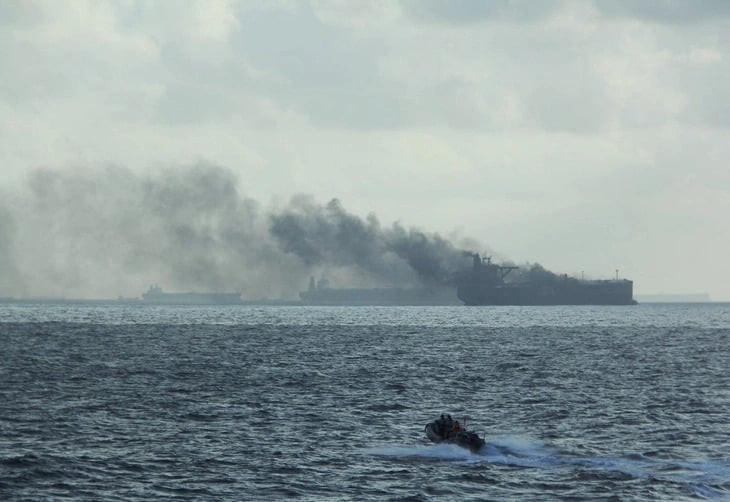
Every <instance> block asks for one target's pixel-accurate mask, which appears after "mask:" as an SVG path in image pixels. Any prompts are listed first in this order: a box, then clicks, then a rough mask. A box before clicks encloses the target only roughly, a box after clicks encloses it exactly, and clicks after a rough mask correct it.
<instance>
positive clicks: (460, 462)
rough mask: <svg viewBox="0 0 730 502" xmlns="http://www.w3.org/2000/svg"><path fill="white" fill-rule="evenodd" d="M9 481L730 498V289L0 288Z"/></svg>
mask: <svg viewBox="0 0 730 502" xmlns="http://www.w3.org/2000/svg"><path fill="white" fill-rule="evenodd" d="M442 413H448V414H451V415H452V416H453V417H454V418H457V419H459V420H460V421H462V422H466V427H467V429H469V430H473V431H475V432H478V433H479V434H480V435H484V437H485V438H486V445H485V446H484V447H483V448H482V449H481V450H480V451H478V452H474V453H472V452H470V451H468V450H465V449H463V448H460V447H458V446H454V445H450V444H434V443H431V442H430V441H429V440H428V439H427V438H426V435H425V434H424V426H425V425H426V424H427V423H428V422H429V421H431V420H433V419H435V418H437V417H438V416H439V415H440V414H442ZM0 500H6V501H21V500H22V501H26V500H27V501H42V500H74V501H77V500H94V501H97V500H101V501H114V500H123V501H130V500H231V501H241V500H243V501H247V500H251V501H275V500H306V501H350V500H352V501H431V500H433V501H441V500H443V501H451V500H454V501H492V500H494V501H526V500H536V501H543V500H591V501H592V500H616V501H622V500H626V501H642V500H669V501H681V500H730V304H722V303H706V304H640V305H635V306H613V307H604V306H559V307H556V306H551V307H298V306H251V305H245V306H208V307H190V306H149V305H137V304H122V303H114V302H109V303H72V304H71V303H53V302H46V303H36V304H31V303H28V304H23V303H6V304H0Z"/></svg>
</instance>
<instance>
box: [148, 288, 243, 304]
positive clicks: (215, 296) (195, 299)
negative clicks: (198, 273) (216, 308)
mask: <svg viewBox="0 0 730 502" xmlns="http://www.w3.org/2000/svg"><path fill="white" fill-rule="evenodd" d="M142 301H143V302H144V303H150V304H155V305H240V304H242V303H243V300H242V299H241V294H240V293H196V292H190V293H166V292H164V291H162V288H160V287H159V286H150V289H148V290H147V292H146V293H143V294H142Z"/></svg>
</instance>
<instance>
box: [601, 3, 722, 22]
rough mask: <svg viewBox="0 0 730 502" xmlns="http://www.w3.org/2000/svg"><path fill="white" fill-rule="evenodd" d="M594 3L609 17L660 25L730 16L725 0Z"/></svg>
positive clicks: (705, 20) (704, 20)
mask: <svg viewBox="0 0 730 502" xmlns="http://www.w3.org/2000/svg"><path fill="white" fill-rule="evenodd" d="M594 3H595V5H596V7H597V8H598V10H599V11H600V12H601V13H602V14H604V15H607V16H614V17H620V18H631V19H637V20H641V21H649V22H653V23H660V24H675V25H680V24H692V23H701V22H707V21H713V20H717V19H718V18H725V19H727V18H728V17H730V4H729V3H728V2H726V1H724V0H695V1H693V2H685V1H682V0H644V1H641V2H635V1H632V0H594Z"/></svg>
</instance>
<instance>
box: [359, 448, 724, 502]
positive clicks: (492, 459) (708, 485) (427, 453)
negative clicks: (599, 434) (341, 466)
mask: <svg viewBox="0 0 730 502" xmlns="http://www.w3.org/2000/svg"><path fill="white" fill-rule="evenodd" d="M366 453H368V454H371V455H377V456H383V457H397V458H423V459H426V460H440V461H453V462H464V463H469V464H474V463H489V464H498V465H506V466H514V467H524V468H537V469H556V470H560V469H564V470H566V471H576V470H581V471H595V472H596V473H597V474H599V475H600V473H620V474H623V475H626V476H629V477H631V478H635V479H649V478H651V479H655V480H658V481H664V482H668V483H680V484H683V485H686V486H687V487H688V489H689V490H690V491H691V492H692V493H693V494H694V496H697V497H700V498H705V499H713V500H730V483H729V482H728V480H730V459H723V460H719V461H709V460H707V461H705V460H671V459H658V458H653V457H649V456H645V455H642V454H629V455H624V456H617V457H574V456H570V455H566V454H564V453H561V452H560V451H558V450H557V449H555V448H551V447H549V446H547V445H545V444H544V443H541V442H538V441H532V440H528V439H524V438H518V437H505V438H497V439H491V440H489V441H487V443H486V444H485V445H484V447H483V448H482V449H481V450H479V451H478V452H475V453H472V452H470V451H469V450H467V449H465V448H460V447H459V446H456V445H453V444H437V445H433V446H417V447H406V446H402V447H381V448H372V449H369V450H367V452H366Z"/></svg>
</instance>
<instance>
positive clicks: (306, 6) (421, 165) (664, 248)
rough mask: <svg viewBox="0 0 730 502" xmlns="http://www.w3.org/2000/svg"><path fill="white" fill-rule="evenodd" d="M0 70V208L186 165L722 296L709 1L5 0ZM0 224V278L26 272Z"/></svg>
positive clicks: (729, 207)
mask: <svg viewBox="0 0 730 502" xmlns="http://www.w3.org/2000/svg"><path fill="white" fill-rule="evenodd" d="M0 75H2V78H0V166H1V167H0V189H1V190H2V191H3V193H4V194H5V195H4V197H5V201H6V205H5V208H4V209H3V207H0V213H1V212H2V211H5V213H7V214H11V215H12V213H13V212H14V211H15V209H17V207H16V208H15V209H14V206H12V204H10V203H9V202H7V201H10V200H12V197H13V196H15V197H19V198H22V194H23V193H24V192H25V191H27V190H29V188H28V187H29V186H32V185H33V182H32V177H33V176H34V175H33V173H37V172H38V171H37V170H38V168H39V167H43V168H47V169H48V170H51V171H52V172H55V173H57V175H58V176H70V175H64V174H63V173H69V172H72V171H73V172H78V169H82V170H85V172H87V173H90V172H91V173H93V172H97V173H99V174H100V175H105V174H104V173H105V172H107V171H105V169H109V166H110V165H113V166H118V167H119V168H121V169H122V170H130V171H131V172H133V173H137V174H139V176H145V175H146V173H151V172H160V170H165V171H164V172H167V173H168V174H169V173H171V172H174V171H175V170H176V169H180V170H183V171H184V170H185V169H189V166H191V165H197V164H201V163H204V164H206V165H214V166H220V167H221V168H222V169H223V170H224V171H225V172H226V173H228V172H229V171H230V174H231V179H234V180H236V183H238V189H239V193H240V196H241V197H243V198H248V199H251V200H253V201H255V202H256V203H257V204H260V205H262V206H264V207H273V206H277V205H284V204H286V201H288V200H289V199H290V198H291V197H292V196H295V195H297V194H308V195H310V196H311V197H312V198H313V200H314V201H318V202H319V203H321V204H326V203H327V202H328V201H329V200H330V199H332V198H338V199H339V200H340V202H341V204H342V206H343V207H344V208H346V210H347V211H349V212H351V213H354V214H356V215H360V216H362V217H366V216H367V215H368V214H369V213H375V214H376V215H377V217H378V219H379V220H380V222H381V223H382V224H390V223H391V222H394V221H399V222H401V223H402V224H403V225H405V226H407V227H417V228H420V229H422V230H423V231H425V232H435V233H438V234H440V235H442V236H445V237H449V238H451V237H454V236H457V237H459V238H469V239H475V240H476V241H478V242H479V243H480V244H479V246H482V247H483V249H489V250H491V252H494V253H496V254H498V255H499V256H500V257H504V258H509V259H511V260H514V261H516V262H526V261H529V262H539V263H541V264H542V265H544V266H545V267H547V268H549V269H551V270H554V271H556V272H566V273H569V274H580V273H581V272H583V273H584V274H586V275H588V276H592V277H603V278H607V277H613V276H614V275H615V273H616V270H617V269H618V270H619V274H620V275H621V276H624V277H628V278H631V279H633V280H634V291H635V293H636V294H647V293H708V294H710V295H711V297H712V299H715V300H730V259H729V258H728V256H729V255H730V230H728V228H730V225H728V215H730V166H729V165H728V161H729V160H730V2H728V1H727V0H707V1H700V0H694V1H689V0H688V1H674V0H656V1H651V0H642V1H635V0H625V1H624V0H610V1H599V0H596V1H593V2H591V1H559V0H555V1H547V0H546V1H537V0H525V1H520V0H516V1H509V0H496V1H492V2H487V1H468V0H448V1H446V0H445V1H436V0H431V1H408V0H403V1H401V2H397V1H395V0H387V1H382V2H378V1H367V2H365V1H362V2H361V1H342V2H337V1H335V2H303V1H302V2H298V1H295V2H288V1H282V2H276V1H265V2H261V3H258V2H233V1H231V2H227V1H213V0H204V1H199V2H195V1H188V2H172V1H169V2H167V1H161V2H144V1H135V0H127V1H117V2H105V1H101V0H93V1H88V2H85V1H70V2H61V1H55V0H49V1H45V2H43V1H40V2H39V1H32V0H24V1H19V0H18V1H14V0H8V1H1V2H0ZM74 170H77V171H74ZM91 176H92V178H93V175H91ZM125 176H127V175H125ZM223 176H224V177H225V176H227V174H225V175H223ZM156 179H158V180H159V179H160V178H159V177H158V178H156ZM119 186H120V188H119V190H123V189H124V188H121V187H122V186H128V185H123V184H120V185H119ZM107 188H108V187H107ZM92 189H93V188H92ZM26 200H27V199H26ZM59 200H60V202H58V204H63V202H62V200H61V199H59ZM69 203H71V202H69ZM236 204H238V202H236ZM56 209H57V210H58V211H63V207H58V208H56ZM19 218H21V217H20V216H17V215H15V216H10V217H8V218H7V220H6V223H5V227H6V228H5V230H4V232H5V233H4V238H5V242H0V255H1V254H3V253H6V254H7V255H14V260H16V263H17V266H15V267H14V268H13V269H12V270H10V269H8V270H5V274H6V276H10V275H12V274H15V275H23V274H27V273H28V271H27V270H25V269H24V267H28V264H27V263H26V264H23V263H22V260H20V259H19V258H18V255H26V254H27V253H25V250H24V249H23V246H25V245H27V243H28V242H31V240H32V239H29V238H28V237H27V236H25V237H23V238H22V239H21V238H20V237H17V236H19V235H21V236H22V235H23V227H24V223H23V221H22V219H19ZM140 218H144V215H141V216H140ZM0 227H2V225H1V224H0ZM37 228H38V229H39V231H41V232H43V229H42V225H41V226H40V227H37ZM113 230H114V229H112V231H113ZM2 232H3V229H2V228H0V234H2ZM13 235H14V236H16V237H15V238H14V239H11V237H9V236H13ZM48 238H50V237H48ZM150 238H153V236H150ZM43 239H44V237H43V236H40V237H38V246H39V248H44V247H45V244H44V243H43ZM51 248H52V246H51ZM258 252H261V253H265V252H263V251H260V250H259V251H258ZM33 253H34V259H37V260H39V261H46V262H48V261H54V260H55V261H56V265H55V266H56V267H60V268H63V267H64V266H66V264H65V263H64V260H63V259H60V261H59V258H58V256H57V255H49V256H44V255H43V253H42V252H40V251H39V250H38V249H35V250H34V251H33ZM6 258H7V257H6ZM108 266H109V267H112V268H113V267H114V266H115V264H114V263H110V264H108ZM144 272H145V273H146V274H148V275H149V271H148V270H147V271H144ZM59 273H60V272H59ZM45 275H46V276H48V275H49V274H45ZM140 277H141V276H140ZM67 279H68V278H66V279H65V280H67ZM140 280H141V279H140ZM138 287H139V284H138V283H137V282H133V283H129V284H125V286H124V288H122V289H123V290H122V291H119V292H118V294H133V295H136V294H139V293H140V292H141V291H139V290H138V289H136V288H138ZM51 289H52V288H51ZM27 291H30V292H34V293H39V291H38V289H37V288H36V289H33V288H29V289H27ZM10 292H11V293H12V291H10ZM51 292H55V290H52V291H51ZM72 292H74V293H80V292H79V291H74V290H72ZM81 293H83V291H81ZM102 293H111V291H107V290H104V291H102ZM1 294H2V291H1V290H0V295H1ZM6 294H7V292H6Z"/></svg>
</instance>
